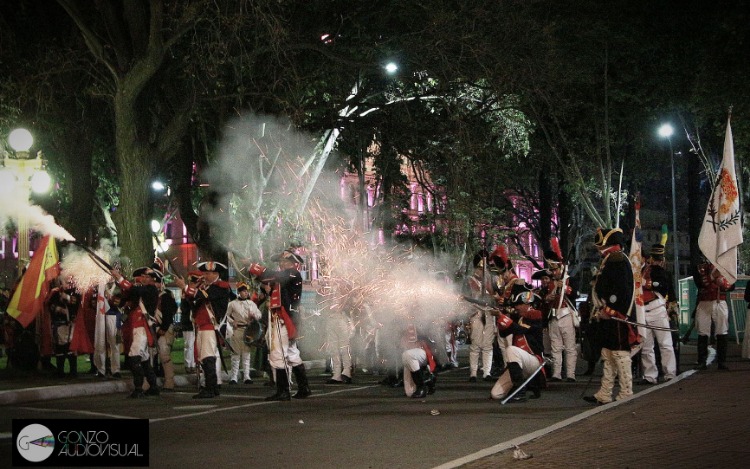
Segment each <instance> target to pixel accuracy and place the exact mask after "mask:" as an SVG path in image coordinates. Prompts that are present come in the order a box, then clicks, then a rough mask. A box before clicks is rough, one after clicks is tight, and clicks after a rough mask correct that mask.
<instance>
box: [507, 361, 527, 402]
mask: <svg viewBox="0 0 750 469" xmlns="http://www.w3.org/2000/svg"><path fill="white" fill-rule="evenodd" d="M508 373H510V380H511V381H512V382H513V387H512V388H511V389H510V391H508V395H509V396H510V395H511V394H513V393H515V395H514V396H513V397H512V398H511V399H510V401H509V402H525V401H526V389H523V388H521V386H522V385H523V382H524V379H523V370H522V369H521V365H519V364H518V363H515V362H510V363H508ZM516 391H518V392H516Z"/></svg>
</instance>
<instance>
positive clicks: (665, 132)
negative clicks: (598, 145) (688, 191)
mask: <svg viewBox="0 0 750 469" xmlns="http://www.w3.org/2000/svg"><path fill="white" fill-rule="evenodd" d="M673 133H674V129H673V128H672V126H671V125H670V124H663V125H662V126H661V127H659V135H660V136H661V137H662V138H666V139H667V141H668V142H669V159H670V163H671V165H672V243H673V246H674V294H675V295H678V296H679V294H680V247H679V246H680V244H679V241H678V240H677V193H676V191H675V177H674V151H673V150H672V134H673Z"/></svg>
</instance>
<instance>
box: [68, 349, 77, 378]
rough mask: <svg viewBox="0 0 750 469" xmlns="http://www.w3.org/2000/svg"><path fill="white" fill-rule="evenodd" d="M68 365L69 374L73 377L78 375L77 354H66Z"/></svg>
mask: <svg viewBox="0 0 750 469" xmlns="http://www.w3.org/2000/svg"><path fill="white" fill-rule="evenodd" d="M68 366H69V367H70V376H71V377H73V378H75V377H76V376H78V356H76V355H73V354H68Z"/></svg>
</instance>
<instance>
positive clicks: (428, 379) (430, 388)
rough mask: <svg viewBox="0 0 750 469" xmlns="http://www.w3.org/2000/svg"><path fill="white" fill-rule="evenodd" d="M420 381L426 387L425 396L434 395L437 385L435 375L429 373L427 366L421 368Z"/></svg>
mask: <svg viewBox="0 0 750 469" xmlns="http://www.w3.org/2000/svg"><path fill="white" fill-rule="evenodd" d="M421 371H422V379H423V380H424V384H425V386H426V387H427V394H435V384H437V375H436V374H434V373H432V372H430V368H429V367H427V366H424V367H422V369H421Z"/></svg>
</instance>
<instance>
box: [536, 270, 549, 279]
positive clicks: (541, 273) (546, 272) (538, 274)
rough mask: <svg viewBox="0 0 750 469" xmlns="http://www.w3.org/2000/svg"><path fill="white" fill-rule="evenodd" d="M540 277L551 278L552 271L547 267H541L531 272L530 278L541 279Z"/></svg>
mask: <svg viewBox="0 0 750 469" xmlns="http://www.w3.org/2000/svg"><path fill="white" fill-rule="evenodd" d="M542 277H549V278H552V272H550V271H549V270H547V269H541V270H537V271H536V272H534V273H533V274H531V280H541V279H542Z"/></svg>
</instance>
